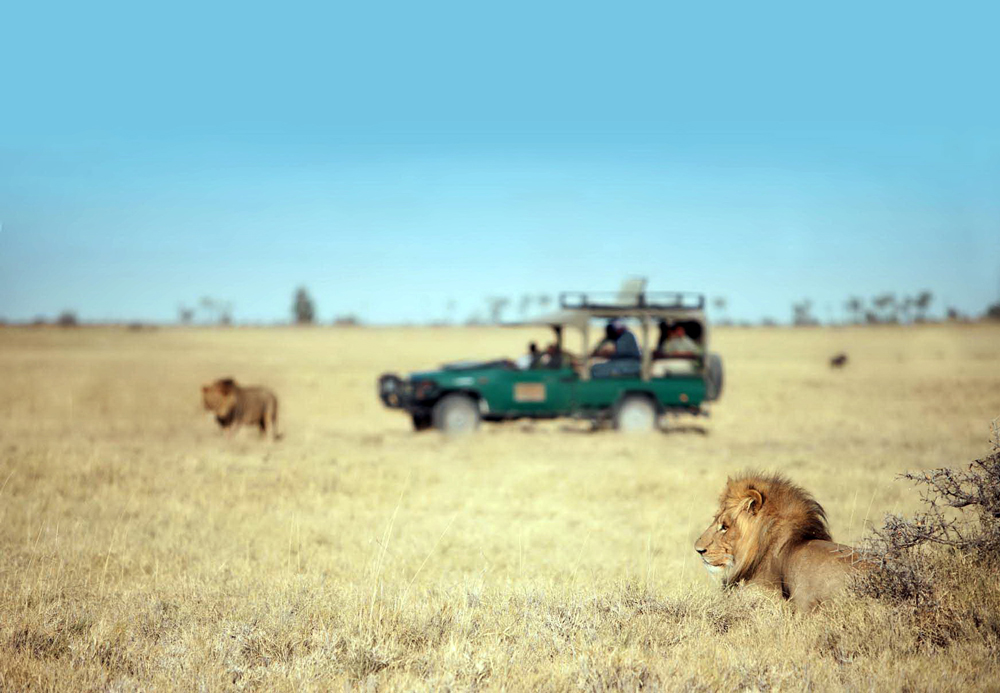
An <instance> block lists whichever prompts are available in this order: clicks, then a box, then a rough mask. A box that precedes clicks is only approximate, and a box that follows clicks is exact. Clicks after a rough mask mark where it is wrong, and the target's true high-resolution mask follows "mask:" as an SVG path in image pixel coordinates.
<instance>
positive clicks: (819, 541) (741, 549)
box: [694, 473, 865, 611]
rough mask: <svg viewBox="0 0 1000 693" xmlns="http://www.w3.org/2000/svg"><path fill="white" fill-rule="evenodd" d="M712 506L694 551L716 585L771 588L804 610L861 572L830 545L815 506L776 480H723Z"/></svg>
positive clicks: (853, 556)
mask: <svg viewBox="0 0 1000 693" xmlns="http://www.w3.org/2000/svg"><path fill="white" fill-rule="evenodd" d="M719 505H720V507H719V511H718V512H717V513H716V515H715V520H714V521H713V522H712V524H711V525H710V526H709V528H708V529H706V530H705V531H704V532H703V533H702V535H701V536H700V537H699V538H698V541H697V542H695V545H694V547H695V551H697V552H698V553H699V555H701V560H702V561H703V562H704V564H705V567H706V568H708V570H709V572H711V573H713V574H718V575H721V577H722V583H723V585H735V584H737V583H740V582H748V583H753V584H757V585H763V586H766V587H771V588H774V589H778V590H781V593H782V595H784V597H785V598H786V599H790V600H791V601H792V603H793V604H795V606H796V608H798V609H800V610H803V611H808V610H811V609H814V608H815V607H816V606H817V605H818V604H819V603H820V602H821V601H823V600H824V599H827V598H829V597H831V596H832V595H834V594H835V593H836V592H838V591H840V590H841V589H842V588H843V587H844V586H845V585H846V584H847V582H848V579H849V578H850V576H851V575H852V574H853V573H854V572H856V571H857V570H859V569H860V568H861V567H862V566H864V565H865V564H864V563H863V562H862V561H861V558H860V557H859V556H858V554H857V553H856V552H855V551H854V549H852V548H850V547H848V546H844V545H843V544H837V543H834V542H833V540H832V539H831V537H830V532H829V530H828V529H827V526H826V513H825V512H824V511H823V508H822V507H821V506H820V504H819V503H817V502H816V501H815V500H814V499H813V497H812V496H811V495H809V494H808V493H807V492H805V491H803V490H802V489H801V488H799V487H798V486H796V485H794V484H792V483H791V482H790V481H788V480H787V479H785V478H784V477H782V476H780V475H778V474H773V475H761V474H751V473H748V474H744V475H742V476H738V477H736V478H734V479H729V480H727V482H726V488H725V489H724V490H723V492H722V496H721V497H720V499H719Z"/></svg>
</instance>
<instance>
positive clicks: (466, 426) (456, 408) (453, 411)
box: [431, 392, 480, 434]
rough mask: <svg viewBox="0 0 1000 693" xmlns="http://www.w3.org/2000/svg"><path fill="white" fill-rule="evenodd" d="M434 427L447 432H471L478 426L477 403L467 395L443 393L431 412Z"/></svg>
mask: <svg viewBox="0 0 1000 693" xmlns="http://www.w3.org/2000/svg"><path fill="white" fill-rule="evenodd" d="M431 418H432V420H433V422H434V428H436V429H438V430H439V431H442V432H444V433H448V434H461V433H472V432H473V431H475V430H476V429H477V428H478V427H479V419H480V417H479V405H478V404H477V403H476V401H475V400H474V399H472V398H471V397H469V396H468V395H463V394H461V393H458V392H455V393H452V394H450V395H445V396H444V397H442V398H441V399H440V400H438V403H437V404H435V405H434V409H433V411H432V412H431Z"/></svg>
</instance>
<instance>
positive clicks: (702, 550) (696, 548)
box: [694, 546, 708, 553]
mask: <svg viewBox="0 0 1000 693" xmlns="http://www.w3.org/2000/svg"><path fill="white" fill-rule="evenodd" d="M694 550H695V551H697V552H698V553H705V552H706V551H708V549H703V548H701V547H700V546H696V547H694Z"/></svg>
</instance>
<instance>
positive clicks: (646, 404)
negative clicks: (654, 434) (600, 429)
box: [614, 395, 658, 433]
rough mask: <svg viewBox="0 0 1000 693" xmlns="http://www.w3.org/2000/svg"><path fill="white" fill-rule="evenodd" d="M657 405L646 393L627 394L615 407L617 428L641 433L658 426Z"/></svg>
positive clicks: (626, 431) (627, 431)
mask: <svg viewBox="0 0 1000 693" xmlns="http://www.w3.org/2000/svg"><path fill="white" fill-rule="evenodd" d="M657 418H658V417H657V414H656V406H655V405H654V404H653V401H652V400H651V399H650V398H649V397H646V396H645V395H625V398H624V399H622V401H621V402H619V403H618V406H617V407H616V408H615V414H614V423H615V429H616V430H618V431H622V432H625V433H641V432H647V431H652V430H653V429H655V428H656V420H657Z"/></svg>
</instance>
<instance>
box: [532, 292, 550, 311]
mask: <svg viewBox="0 0 1000 693" xmlns="http://www.w3.org/2000/svg"><path fill="white" fill-rule="evenodd" d="M535 303H537V304H538V307H539V308H542V309H545V308H548V307H549V306H550V305H552V297H551V296H549V295H548V294H538V295H537V296H535Z"/></svg>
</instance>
